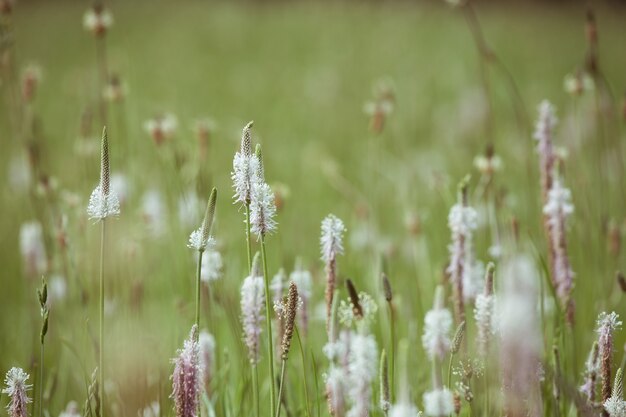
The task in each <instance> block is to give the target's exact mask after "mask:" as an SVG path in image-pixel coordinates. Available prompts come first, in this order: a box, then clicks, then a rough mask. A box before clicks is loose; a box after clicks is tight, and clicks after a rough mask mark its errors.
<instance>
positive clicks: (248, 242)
mask: <svg viewBox="0 0 626 417" xmlns="http://www.w3.org/2000/svg"><path fill="white" fill-rule="evenodd" d="M246 245H247V247H248V273H250V272H252V242H251V241H250V203H247V204H246Z"/></svg>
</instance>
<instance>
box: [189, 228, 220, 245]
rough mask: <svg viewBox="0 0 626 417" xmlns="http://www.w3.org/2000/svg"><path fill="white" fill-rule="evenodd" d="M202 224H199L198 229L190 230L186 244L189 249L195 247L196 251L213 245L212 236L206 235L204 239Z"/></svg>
mask: <svg viewBox="0 0 626 417" xmlns="http://www.w3.org/2000/svg"><path fill="white" fill-rule="evenodd" d="M202 228H203V226H200V227H199V228H198V229H196V230H194V231H193V232H191V235H189V244H188V245H187V247H188V248H190V249H195V250H197V251H200V250H201V251H204V250H206V249H207V248H212V247H214V246H215V239H214V238H213V236H210V235H209V236H207V237H206V239H205V238H204V237H203V233H202Z"/></svg>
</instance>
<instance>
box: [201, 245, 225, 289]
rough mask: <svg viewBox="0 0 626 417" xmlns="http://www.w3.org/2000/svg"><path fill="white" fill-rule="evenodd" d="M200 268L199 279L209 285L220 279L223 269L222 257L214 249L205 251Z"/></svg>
mask: <svg viewBox="0 0 626 417" xmlns="http://www.w3.org/2000/svg"><path fill="white" fill-rule="evenodd" d="M200 268H201V269H200V279H201V280H202V281H203V282H206V283H209V282H213V281H216V280H218V279H220V278H221V277H222V269H223V268H224V262H223V261H222V255H221V254H220V253H219V252H218V251H217V250H215V249H207V250H205V251H204V254H203V255H202V265H201V266H200Z"/></svg>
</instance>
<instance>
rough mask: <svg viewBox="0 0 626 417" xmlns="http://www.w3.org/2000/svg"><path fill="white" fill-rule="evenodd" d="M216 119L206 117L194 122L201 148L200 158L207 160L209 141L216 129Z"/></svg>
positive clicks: (194, 129)
mask: <svg viewBox="0 0 626 417" xmlns="http://www.w3.org/2000/svg"><path fill="white" fill-rule="evenodd" d="M215 126H216V125H215V121H214V120H213V119H209V118H205V119H198V120H196V121H195V122H194V125H193V131H194V133H195V135H196V138H197V139H198V147H199V149H200V160H201V161H205V160H206V158H207V153H208V150H209V142H210V140H211V136H212V135H213V132H214V131H215Z"/></svg>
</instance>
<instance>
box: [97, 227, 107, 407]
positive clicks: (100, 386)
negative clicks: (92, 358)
mask: <svg viewBox="0 0 626 417" xmlns="http://www.w3.org/2000/svg"><path fill="white" fill-rule="evenodd" d="M105 233H106V218H103V219H102V222H101V227H100V350H99V351H98V354H99V356H100V357H99V361H98V362H99V367H100V383H99V384H98V390H99V396H100V417H104V243H105Z"/></svg>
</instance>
